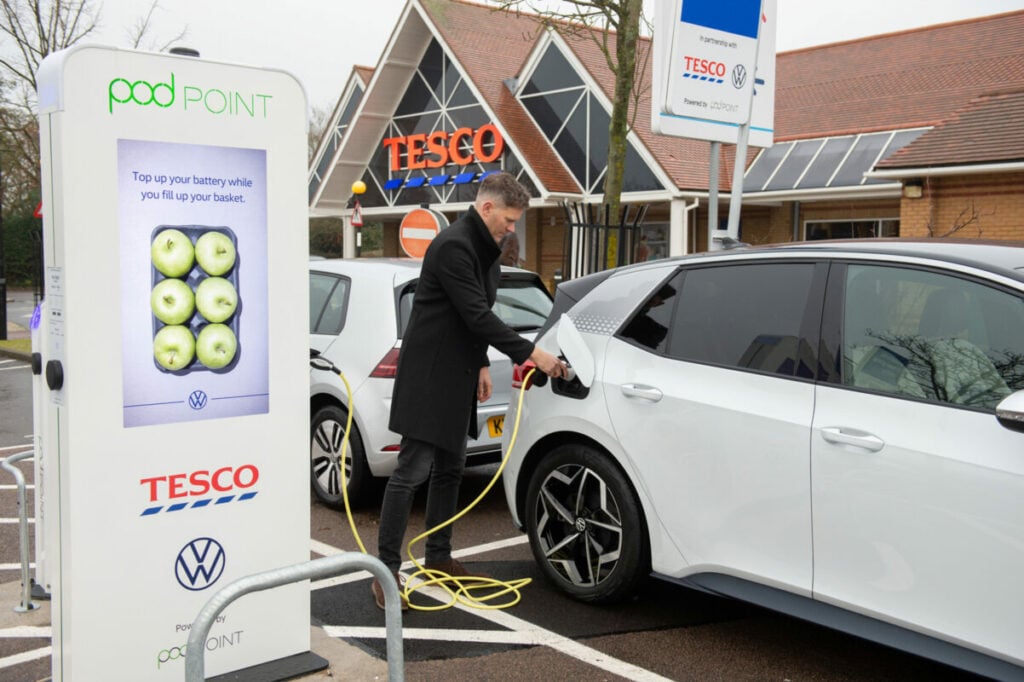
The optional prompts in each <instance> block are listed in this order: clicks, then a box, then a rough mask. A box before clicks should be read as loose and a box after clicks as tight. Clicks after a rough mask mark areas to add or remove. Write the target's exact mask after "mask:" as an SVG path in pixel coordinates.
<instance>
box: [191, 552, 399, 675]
mask: <svg viewBox="0 0 1024 682" xmlns="http://www.w3.org/2000/svg"><path fill="white" fill-rule="evenodd" d="M360 569H363V570H368V571H369V572H370V573H372V574H373V576H374V577H375V578H377V580H379V581H380V584H381V585H382V586H383V588H384V607H385V608H384V622H385V625H386V630H387V651H388V680H390V681H391V682H402V681H403V680H404V679H405V660H404V654H403V652H402V602H401V595H400V594H399V593H398V585H396V584H395V580H394V577H392V575H391V571H390V570H388V567H387V566H385V565H384V563H383V562H381V560H380V559H378V558H377V557H374V556H370V555H369V554H361V553H357V552H351V553H348V554H338V555H336V556H330V557H324V558H322V559H314V560H312V561H307V562H305V563H301V564H295V565H293V566H286V567H284V568H275V569H273V570H270V571H265V572H263V573H256V574H254V575H249V576H246V577H244V578H239V579H238V580H236V581H234V582H232V583H230V584H228V585H225V586H224V587H223V588H221V589H220V590H219V591H218V592H217V593H216V594H214V595H213V596H212V597H210V600H209V601H207V602H206V604H205V605H204V606H203V608H202V609H201V610H200V611H199V615H198V616H196V619H195V620H194V621H192V627H191V629H190V630H189V634H188V643H187V644H186V645H185V680H186V682H203V681H204V680H205V679H206V647H204V646H203V644H204V643H205V642H206V637H207V635H209V634H210V628H211V627H213V624H214V622H216V620H217V616H218V615H220V613H221V611H223V610H224V609H226V608H227V607H228V605H229V604H231V602H233V601H234V600H236V599H238V598H239V597H241V596H244V595H246V594H249V593H250V592H260V591H262V590H268V589H270V588H272V587H280V586H281V585H288V584H290V583H297V582H299V581H302V580H316V579H322V578H330V577H333V576H336V575H341V574H342V573H347V572H351V571H356V570H360Z"/></svg>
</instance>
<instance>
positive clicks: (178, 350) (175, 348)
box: [153, 324, 196, 372]
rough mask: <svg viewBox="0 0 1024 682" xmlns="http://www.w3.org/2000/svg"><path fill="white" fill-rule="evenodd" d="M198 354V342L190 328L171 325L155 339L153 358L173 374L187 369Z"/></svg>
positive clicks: (157, 334)
mask: <svg viewBox="0 0 1024 682" xmlns="http://www.w3.org/2000/svg"><path fill="white" fill-rule="evenodd" d="M195 354H196V340H195V337H193V336H192V331H191V330H190V329H189V328H188V327H184V326H182V325H180V324H170V325H167V326H166V327H162V328H161V329H160V331H158V332H157V333H156V336H155V337H153V357H154V358H156V361H157V362H158V363H160V366H161V367H163V368H164V369H169V370H171V371H172V372H173V371H176V370H179V369H185V368H186V367H188V366H189V364H191V362H192V358H193V357H195Z"/></svg>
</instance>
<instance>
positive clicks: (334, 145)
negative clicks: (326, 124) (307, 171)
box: [309, 83, 363, 201]
mask: <svg viewBox="0 0 1024 682" xmlns="http://www.w3.org/2000/svg"><path fill="white" fill-rule="evenodd" d="M362 100H363V86H361V85H359V84H358V83H357V84H356V86H355V88H353V89H352V93H351V94H350V95H349V98H348V101H347V102H346V103H345V108H344V109H343V110H342V112H341V116H339V117H338V122H337V124H336V125H335V126H334V130H333V131H332V132H331V134H330V138H329V139H328V140H327V141H326V143H325V144H324V146H323V147H322V148H321V149H320V156H319V157H318V158H317V160H316V170H314V171H313V177H312V178H310V181H309V200H310V201H312V200H313V195H315V194H316V191H317V190H318V189H319V188H320V183H322V182H323V179H324V177H326V175H327V169H328V168H329V167H330V165H331V162H332V161H333V160H334V152H335V151H337V149H338V145H340V144H341V139H342V138H343V137H344V136H345V131H346V130H348V126H349V124H350V123H351V122H352V116H354V115H355V113H356V109H358V108H359V103H360V102H361V101H362Z"/></svg>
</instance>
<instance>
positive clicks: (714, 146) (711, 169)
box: [708, 140, 722, 249]
mask: <svg viewBox="0 0 1024 682" xmlns="http://www.w3.org/2000/svg"><path fill="white" fill-rule="evenodd" d="M721 155H722V143H721V142H719V141H717V140H713V141H712V142H711V161H710V163H709V164H708V248H709V249H711V248H712V246H711V245H712V244H713V243H714V238H715V231H716V230H718V160H719V157H720V156H721Z"/></svg>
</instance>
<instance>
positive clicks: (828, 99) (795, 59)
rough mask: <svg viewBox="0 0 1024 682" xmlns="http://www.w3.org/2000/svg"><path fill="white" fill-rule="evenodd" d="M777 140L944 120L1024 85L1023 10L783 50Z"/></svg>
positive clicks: (778, 70)
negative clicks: (994, 94)
mask: <svg viewBox="0 0 1024 682" xmlns="http://www.w3.org/2000/svg"><path fill="white" fill-rule="evenodd" d="M776 77H777V86H776V94H775V130H776V139H779V140H788V139H795V138H801V137H822V136H826V135H838V134H844V133H851V132H868V131H874V130H892V129H897V128H912V127H918V126H927V125H937V124H939V123H941V122H942V121H943V120H945V119H947V118H949V117H950V116H952V115H953V114H954V113H955V112H956V111H957V110H959V109H960V108H961V107H963V106H964V104H966V103H967V102H968V101H969V100H971V99H972V98H974V97H978V96H979V95H984V94H987V93H992V92H999V91H1001V92H1006V91H1008V90H1020V89H1024V11H1019V12H1010V13H1006V14H998V15H994V16H990V17H982V18H979V19H971V20H967V21H959V22H955V23H949V24H940V25H937V26H931V27H925V28H919V29H914V30H911V31H903V32H899V33H889V34H886V35H880V36H874V37H871V38H864V39H860V40H851V41H848V42H843V43H836V44H833V45H825V46H822V47H815V48H808V49H805V50H798V51H795V52H787V53H782V54H780V55H778V57H777V59H776Z"/></svg>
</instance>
